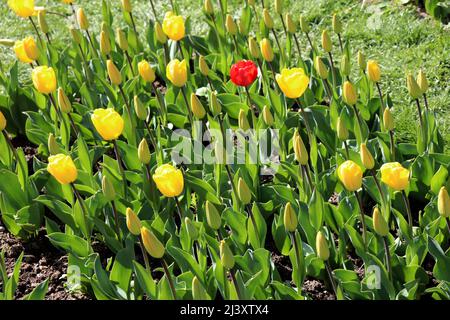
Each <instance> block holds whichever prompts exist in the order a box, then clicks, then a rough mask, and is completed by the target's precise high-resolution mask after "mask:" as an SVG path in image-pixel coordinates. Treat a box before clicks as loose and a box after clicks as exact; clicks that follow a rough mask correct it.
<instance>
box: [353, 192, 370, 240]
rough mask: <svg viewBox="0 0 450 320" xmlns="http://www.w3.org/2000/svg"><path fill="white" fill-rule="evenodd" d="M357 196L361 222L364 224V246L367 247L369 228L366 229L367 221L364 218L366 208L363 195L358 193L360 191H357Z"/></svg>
mask: <svg viewBox="0 0 450 320" xmlns="http://www.w3.org/2000/svg"><path fill="white" fill-rule="evenodd" d="M355 197H356V199H357V201H358V206H359V213H360V215H361V224H362V233H363V241H364V248H365V249H367V229H366V221H365V219H364V216H365V215H364V208H363V204H362V200H361V197H360V196H359V194H358V191H355Z"/></svg>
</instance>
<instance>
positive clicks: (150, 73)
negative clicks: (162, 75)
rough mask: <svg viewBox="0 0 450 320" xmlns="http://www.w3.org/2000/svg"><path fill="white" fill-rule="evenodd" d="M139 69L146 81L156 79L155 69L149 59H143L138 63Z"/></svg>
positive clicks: (151, 81)
mask: <svg viewBox="0 0 450 320" xmlns="http://www.w3.org/2000/svg"><path fill="white" fill-rule="evenodd" d="M138 71H139V75H140V76H141V78H142V79H143V80H144V81H146V82H150V83H153V81H155V78H156V76H155V71H154V70H153V68H152V66H151V65H150V63H148V61H146V60H142V61H140V62H139V63H138Z"/></svg>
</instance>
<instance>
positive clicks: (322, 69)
mask: <svg viewBox="0 0 450 320" xmlns="http://www.w3.org/2000/svg"><path fill="white" fill-rule="evenodd" d="M314 69H316V72H317V74H318V75H319V77H321V78H322V79H327V78H328V69H327V67H326V66H325V64H324V63H323V61H322V58H321V57H319V56H316V57H315V58H314Z"/></svg>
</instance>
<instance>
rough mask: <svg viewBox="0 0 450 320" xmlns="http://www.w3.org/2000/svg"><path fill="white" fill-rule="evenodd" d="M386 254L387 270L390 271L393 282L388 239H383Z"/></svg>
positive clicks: (390, 278)
mask: <svg viewBox="0 0 450 320" xmlns="http://www.w3.org/2000/svg"><path fill="white" fill-rule="evenodd" d="M383 244H384V253H385V255H386V268H387V270H388V276H389V280H391V281H392V266H391V254H390V251H389V243H388V239H387V237H383Z"/></svg>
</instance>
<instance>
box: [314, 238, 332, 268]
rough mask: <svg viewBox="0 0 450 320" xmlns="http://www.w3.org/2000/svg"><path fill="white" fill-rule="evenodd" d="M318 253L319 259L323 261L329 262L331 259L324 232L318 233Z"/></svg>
mask: <svg viewBox="0 0 450 320" xmlns="http://www.w3.org/2000/svg"><path fill="white" fill-rule="evenodd" d="M316 252H317V257H319V259H321V260H323V261H327V260H328V259H329V258H330V249H329V248H328V243H327V239H326V238H325V236H324V235H323V233H322V231H319V232H317V235H316Z"/></svg>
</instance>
